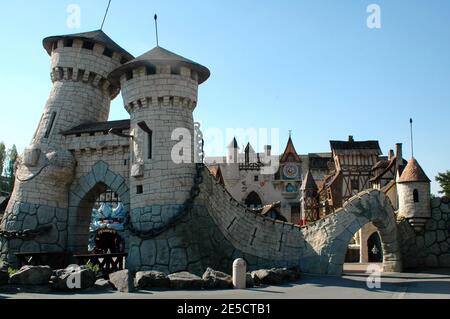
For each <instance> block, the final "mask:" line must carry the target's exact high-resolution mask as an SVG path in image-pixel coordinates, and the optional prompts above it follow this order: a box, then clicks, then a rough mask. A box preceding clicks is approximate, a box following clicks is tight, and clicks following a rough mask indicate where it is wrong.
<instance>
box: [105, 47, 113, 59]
mask: <svg viewBox="0 0 450 319" xmlns="http://www.w3.org/2000/svg"><path fill="white" fill-rule="evenodd" d="M113 53H114V52H113V50H111V49H108V48H105V51H103V55H104V56H107V57H108V58H112V56H113Z"/></svg>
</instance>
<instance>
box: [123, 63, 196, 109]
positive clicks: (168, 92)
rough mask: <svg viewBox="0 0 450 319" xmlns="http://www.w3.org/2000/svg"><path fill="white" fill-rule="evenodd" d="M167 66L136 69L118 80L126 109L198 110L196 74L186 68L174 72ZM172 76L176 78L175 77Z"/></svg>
mask: <svg viewBox="0 0 450 319" xmlns="http://www.w3.org/2000/svg"><path fill="white" fill-rule="evenodd" d="M176 72H177V73H175V70H174V68H171V66H170V65H164V66H158V67H155V68H150V67H145V66H142V67H139V68H137V69H134V70H133V71H129V72H127V73H125V74H123V75H122V76H121V77H120V84H121V87H122V96H123V98H124V101H126V105H125V108H126V109H127V111H128V112H133V111H134V110H135V109H137V108H145V107H151V106H182V107H186V108H188V109H189V110H190V111H193V110H194V109H195V107H196V106H197V96H198V95H197V92H198V82H197V80H196V76H193V74H196V73H195V72H191V70H190V69H188V68H186V67H181V68H178V70H176ZM174 73H175V74H174Z"/></svg>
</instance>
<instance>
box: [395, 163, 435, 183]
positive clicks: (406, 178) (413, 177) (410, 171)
mask: <svg viewBox="0 0 450 319" xmlns="http://www.w3.org/2000/svg"><path fill="white" fill-rule="evenodd" d="M410 182H424V183H429V182H431V181H430V179H429V178H428V176H427V175H426V174H425V172H424V171H423V169H422V167H420V165H419V163H418V162H417V160H416V159H415V158H414V157H413V158H411V159H410V160H409V162H408V164H407V165H406V167H405V169H404V170H403V173H402V175H401V176H400V178H399V179H398V183H410Z"/></svg>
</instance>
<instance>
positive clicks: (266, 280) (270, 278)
mask: <svg viewBox="0 0 450 319" xmlns="http://www.w3.org/2000/svg"><path fill="white" fill-rule="evenodd" d="M251 277H252V279H253V282H254V283H255V284H256V285H259V284H265V285H280V284H283V283H286V282H292V281H295V280H298V279H300V272H299V271H298V270H294V269H287V268H272V269H260V270H256V271H253V272H252V273H251Z"/></svg>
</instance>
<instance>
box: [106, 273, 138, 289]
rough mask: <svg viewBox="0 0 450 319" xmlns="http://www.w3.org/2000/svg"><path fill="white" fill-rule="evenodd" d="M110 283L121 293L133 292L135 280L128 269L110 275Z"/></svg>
mask: <svg viewBox="0 0 450 319" xmlns="http://www.w3.org/2000/svg"><path fill="white" fill-rule="evenodd" d="M109 282H110V283H111V285H113V287H114V288H115V289H116V290H118V291H120V292H131V291H133V288H134V285H133V279H132V277H131V275H130V273H129V271H128V269H125V270H120V271H117V272H114V273H112V274H109Z"/></svg>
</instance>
